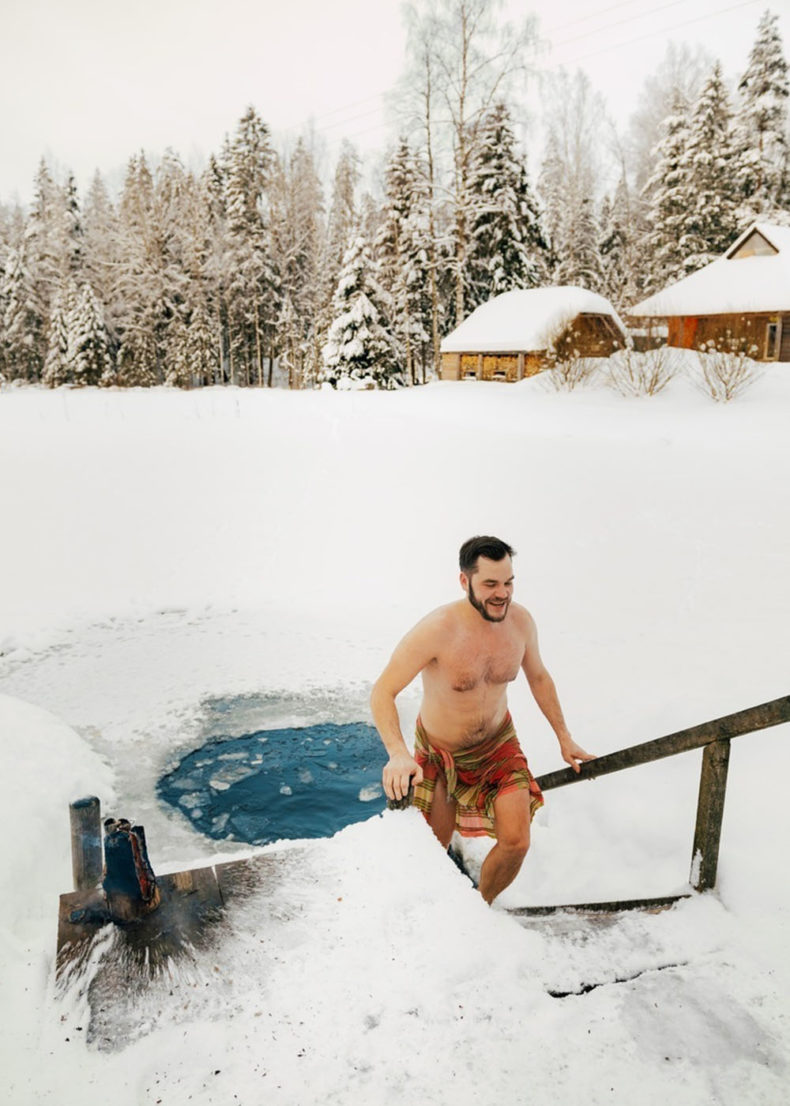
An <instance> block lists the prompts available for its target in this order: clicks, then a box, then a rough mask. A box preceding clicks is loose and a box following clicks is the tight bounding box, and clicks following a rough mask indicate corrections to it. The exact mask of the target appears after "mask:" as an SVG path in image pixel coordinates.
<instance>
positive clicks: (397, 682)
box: [370, 613, 437, 799]
mask: <svg viewBox="0 0 790 1106" xmlns="http://www.w3.org/2000/svg"><path fill="white" fill-rule="evenodd" d="M436 619H437V615H436V613H434V614H432V615H428V617H427V618H424V619H423V620H422V622H418V623H417V625H416V626H415V627H414V629H413V630H410V631H409V632H408V634H406V636H405V637H404V638H403V640H402V641H400V642H399V643H398V645H397V646H396V647H395V652H394V653H393V654H392V657H391V658H390V661H389V663H388V664H387V666H386V668H385V669H384V671H383V672H382V673H381V675H380V676H379V678H378V679H377V680H376V682H375V684H374V685H373V691H372V692H371V695H370V709H371V711H372V713H373V721H374V722H375V723H376V729H377V730H378V732H379V736H380V737H381V740H382V741H383V743H384V748H385V749H386V750H387V752H388V753H389V761H388V763H387V764H386V765H385V766H384V771H383V773H382V777H381V778H382V783H383V784H384V791H385V792H386V794H387V798H388V799H402V798H404V797H405V796H406V795H407V794H408V791H409V784H410V782H412V781H413V782H414V783H415V784H418V783H420V782H421V781H422V768H420V766H419V764H418V763H417V761H416V760H415V759H414V757H413V756H412V755H411V753H410V752H409V750H408V748H407V747H406V742H405V741H404V739H403V734H402V733H401V728H400V718H399V717H398V708H397V707H396V705H395V699H396V697H397V696H398V695H399V694H400V693H401V691H403V689H404V688H405V687H407V686H408V685H409V684H410V683H411V682H412V680H413V679H414V678H415V677H416V676H417V675H419V673H420V672H422V670H423V668H425V667H426V665H428V664H430V662H431V661H432V660H433V659H434V658H435V656H436V641H437V631H436Z"/></svg>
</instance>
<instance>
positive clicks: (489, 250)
mask: <svg viewBox="0 0 790 1106" xmlns="http://www.w3.org/2000/svg"><path fill="white" fill-rule="evenodd" d="M469 192H470V195H471V196H472V198H473V200H472V205H471V209H472V213H471V218H470V228H469V229H470V244H469V278H468V279H469V293H468V303H467V306H468V307H470V308H474V307H477V306H478V305H479V304H481V303H485V302H486V300H489V299H491V297H492V296H497V295H499V293H500V292H508V291H510V290H511V289H513V288H532V287H534V286H535V285H537V284H538V283H539V281H540V263H539V258H540V255H541V253H542V252H543V251H544V250H545V242H544V241H543V236H542V234H541V229H540V220H539V216H538V204H537V201H536V199H535V197H534V195H533V193H532V188H531V187H530V183H529V177H528V175H527V167H526V161H525V158H524V156H523V155H521V154H519V153H518V152H517V150H516V140H515V136H514V133H513V124H512V120H511V116H510V111H509V110H508V108H507V106H506V105H505V104H502V103H499V104H496V105H495V106H494V107H493V109H492V110H491V111H490V112H488V113H487V114H486V115H485V116H484V118H483V120H482V122H481V125H480V129H479V133H478V141H477V145H476V147H475V150H474V154H473V158H472V168H471V173H470V180H469Z"/></svg>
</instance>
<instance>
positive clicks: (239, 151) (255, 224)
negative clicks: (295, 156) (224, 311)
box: [225, 107, 280, 386]
mask: <svg viewBox="0 0 790 1106" xmlns="http://www.w3.org/2000/svg"><path fill="white" fill-rule="evenodd" d="M274 164H275V158H274V153H273V151H272V148H271V143H270V140H269V128H268V127H267V126H266V124H265V123H264V122H263V121H262V120H261V118H260V116H259V115H258V113H257V112H256V111H255V109H254V108H253V107H249V108H248V109H247V110H246V112H245V113H244V115H243V116H242V118H241V119H240V120H239V123H238V126H237V128H236V132H235V134H234V136H233V139H232V140H231V142H230V145H229V147H228V151H227V161H226V164H225V209H226V212H227V222H228V237H229V254H230V257H229V261H230V265H231V268H230V271H229V279H228V283H227V290H226V294H227V302H228V321H229V327H230V336H231V342H230V347H231V358H232V362H233V376H234V380H235V381H236V383H239V384H253V383H255V384H258V385H259V386H260V385H263V383H264V381H265V374H264V360H265V358H266V356H267V354H268V356H269V370H270V372H269V379H270V377H271V365H272V363H273V358H274V350H273V345H274V340H275V324H276V320H277V316H278V314H279V294H280V293H279V276H278V274H277V272H276V269H275V267H274V263H273V259H272V253H271V241H270V228H269V225H268V221H267V220H268V210H267V205H268V196H267V187H268V184H269V180H270V177H271V175H272V171H273V169H274Z"/></svg>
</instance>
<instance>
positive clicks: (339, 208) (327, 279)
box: [318, 139, 359, 333]
mask: <svg viewBox="0 0 790 1106" xmlns="http://www.w3.org/2000/svg"><path fill="white" fill-rule="evenodd" d="M358 183H359V155H358V154H357V152H356V150H355V149H354V147H353V146H352V145H351V143H350V142H348V141H347V140H345V139H344V140H343V144H342V146H341V149H340V156H339V157H338V160H337V166H336V167H335V176H334V182H333V185H332V201H331V203H330V206H329V217H328V220H327V227H326V239H325V241H324V248H323V250H322V256H321V274H322V283H323V287H322V292H321V303H320V305H319V313H320V317H319V324H318V325H319V333H326V327H327V326H328V325H329V318H330V316H331V313H332V305H333V297H334V293H335V289H336V288H337V282H338V279H339V276H340V270H341V267H342V264H343V259H344V257H345V255H346V251H347V250H348V248H349V247H350V246H351V244H352V242H353V241H354V240H355V238H356V235H357V232H358V230H359V213H358V211H357V201H356V189H357V184H358Z"/></svg>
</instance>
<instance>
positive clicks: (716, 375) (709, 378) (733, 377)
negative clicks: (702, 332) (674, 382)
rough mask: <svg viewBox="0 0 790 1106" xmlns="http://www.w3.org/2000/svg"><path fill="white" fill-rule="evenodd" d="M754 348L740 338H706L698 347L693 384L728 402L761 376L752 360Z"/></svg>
mask: <svg viewBox="0 0 790 1106" xmlns="http://www.w3.org/2000/svg"><path fill="white" fill-rule="evenodd" d="M756 352H757V347H756V346H755V345H749V346H747V345H746V344H745V343H744V342H743V341H742V340H740V339H723V340H721V341H720V342H718V343H716V342H707V343H706V344H705V345H704V346H703V347H702V349H700V350H698V351H697V364H698V368H697V372H696V373H695V374H694V382H695V384H696V385H697V387H699V388H701V389H702V391H703V392H705V393H706V395H709V396H710V397H711V399H715V400H716V402H717V403H728V402H729V401H730V400H731V399H735V397H736V396H738V395H740V394H741V392H743V391H744V390H745V389H746V388H748V387H749V385H750V384H753V383H754V382H755V380H757V378H758V377H759V376H760V374H761V372H762V366H761V365H759V364H758V363H757V362H756V361H754V360H752V354H754V353H756Z"/></svg>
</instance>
